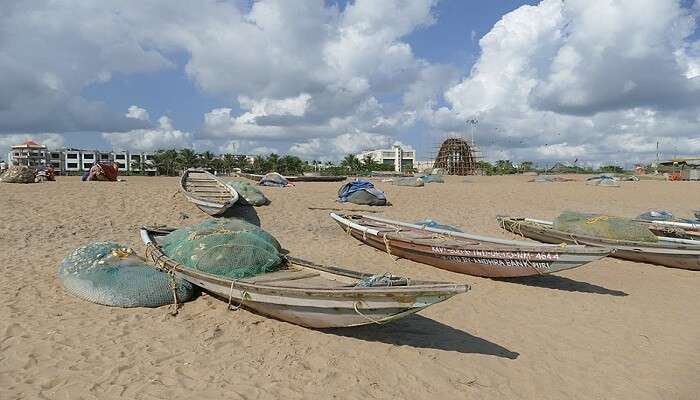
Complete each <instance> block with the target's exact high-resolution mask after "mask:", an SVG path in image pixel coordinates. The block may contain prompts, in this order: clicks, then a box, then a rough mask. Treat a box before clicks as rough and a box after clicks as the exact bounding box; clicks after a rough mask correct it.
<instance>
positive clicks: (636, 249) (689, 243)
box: [498, 217, 700, 270]
mask: <svg viewBox="0 0 700 400" xmlns="http://www.w3.org/2000/svg"><path fill="white" fill-rule="evenodd" d="M498 221H499V223H500V224H501V226H502V227H503V228H504V229H506V230H508V231H511V232H513V233H516V234H519V235H522V236H525V237H528V238H530V239H534V240H537V241H540V242H545V243H575V244H584V245H589V246H604V247H608V248H611V247H612V248H615V253H613V254H611V255H612V256H613V257H617V258H622V259H625V260H630V261H637V262H644V263H650V264H658V265H663V266H666V267H671V268H683V269H692V270H700V242H699V241H697V240H688V239H679V238H670V237H664V236H659V237H658V239H659V240H658V242H639V241H629V240H618V239H608V238H600V237H591V236H584V235H579V234H576V233H569V232H564V231H560V230H557V229H555V228H554V226H553V223H552V222H550V221H542V220H537V219H530V218H514V217H498Z"/></svg>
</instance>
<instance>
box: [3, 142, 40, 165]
mask: <svg viewBox="0 0 700 400" xmlns="http://www.w3.org/2000/svg"><path fill="white" fill-rule="evenodd" d="M46 152H47V148H46V146H42V145H40V144H38V143H36V142H33V141H31V140H27V141H26V142H24V143H22V144H18V145H15V146H12V147H11V151H10V153H8V154H7V161H9V162H10V164H16V165H25V166H27V167H35V166H37V165H39V164H42V161H43V162H44V163H45V162H46Z"/></svg>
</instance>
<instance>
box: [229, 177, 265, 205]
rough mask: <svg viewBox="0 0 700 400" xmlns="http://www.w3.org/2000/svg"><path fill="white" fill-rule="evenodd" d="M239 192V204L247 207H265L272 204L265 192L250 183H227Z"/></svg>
mask: <svg viewBox="0 0 700 400" xmlns="http://www.w3.org/2000/svg"><path fill="white" fill-rule="evenodd" d="M226 184H227V185H228V186H229V187H232V188H233V189H234V190H235V191H236V192H238V194H239V197H238V202H239V203H240V204H243V205H246V206H264V205H266V204H268V203H269V202H270V200H269V199H268V198H267V197H265V195H264V194H263V192H261V191H260V189H258V188H256V187H255V186H253V185H251V184H250V183H249V182H238V181H229V182H227V183H226Z"/></svg>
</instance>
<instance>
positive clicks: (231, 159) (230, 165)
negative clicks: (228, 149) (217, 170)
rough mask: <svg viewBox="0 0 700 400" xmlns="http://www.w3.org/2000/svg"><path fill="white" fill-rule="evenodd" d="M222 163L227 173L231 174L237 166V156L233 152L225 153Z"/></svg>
mask: <svg viewBox="0 0 700 400" xmlns="http://www.w3.org/2000/svg"><path fill="white" fill-rule="evenodd" d="M222 165H223V169H224V171H226V173H227V174H230V173H231V171H233V169H234V168H236V156H234V155H233V154H228V153H227V154H224V157H223V159H222Z"/></svg>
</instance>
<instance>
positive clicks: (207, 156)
mask: <svg viewBox="0 0 700 400" xmlns="http://www.w3.org/2000/svg"><path fill="white" fill-rule="evenodd" d="M212 161H214V154H213V153H212V152H211V151H209V150H207V151H205V152H204V153H202V154H200V155H199V162H200V167H202V168H212Z"/></svg>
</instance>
